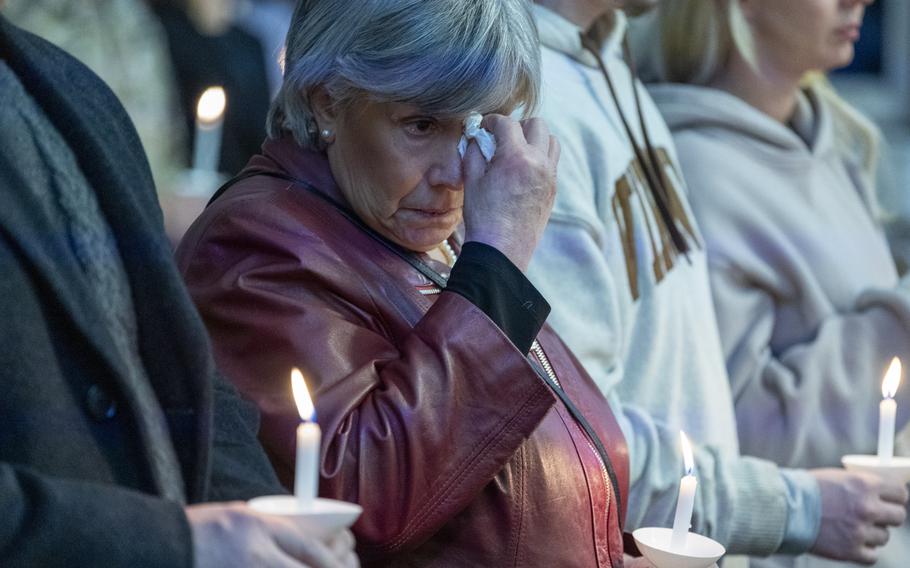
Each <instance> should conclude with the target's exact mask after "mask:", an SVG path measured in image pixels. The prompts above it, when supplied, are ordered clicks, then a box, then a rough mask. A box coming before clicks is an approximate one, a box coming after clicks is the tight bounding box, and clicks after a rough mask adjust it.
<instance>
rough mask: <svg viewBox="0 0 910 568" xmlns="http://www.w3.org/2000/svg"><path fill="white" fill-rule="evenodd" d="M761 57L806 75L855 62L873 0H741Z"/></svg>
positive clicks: (777, 65) (791, 71) (782, 68)
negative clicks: (866, 13) (856, 50)
mask: <svg viewBox="0 0 910 568" xmlns="http://www.w3.org/2000/svg"><path fill="white" fill-rule="evenodd" d="M738 1H740V2H741V6H742V7H743V11H744V13H745V14H746V18H747V19H748V21H749V23H750V25H751V28H752V32H753V37H754V39H755V47H756V49H757V51H758V55H759V57H760V58H761V59H764V60H765V61H767V62H769V63H771V64H772V65H774V66H775V67H777V68H779V69H781V70H784V71H787V72H788V73H793V74H797V75H802V74H803V73H806V72H808V71H830V70H832V69H836V68H838V67H844V66H846V65H849V64H850V62H851V61H853V44H854V43H856V41H857V40H858V39H859V28H860V25H861V24H862V21H863V12H864V10H865V9H866V6H867V5H869V4H872V2H874V0H738Z"/></svg>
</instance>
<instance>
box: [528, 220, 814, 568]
mask: <svg viewBox="0 0 910 568" xmlns="http://www.w3.org/2000/svg"><path fill="white" fill-rule="evenodd" d="M599 227H601V226H600V225H599V224H598V223H597V222H596V220H593V219H591V220H585V219H581V218H577V217H572V216H569V215H566V214H560V213H556V214H554V218H551V220H550V224H549V226H548V227H547V230H546V232H545V233H544V237H543V239H542V241H541V244H540V246H539V247H538V250H537V251H536V253H535V256H534V260H533V261H532V263H531V267H530V270H529V275H530V277H531V281H532V282H534V284H535V285H537V287H538V288H539V289H540V290H541V292H542V293H543V294H545V295H546V296H547V297H549V298H551V299H553V298H566V297H569V298H571V300H570V301H565V300H563V301H560V302H559V303H557V302H556V301H554V302H553V313H552V314H551V316H550V318H549V319H550V323H551V325H553V327H554V328H555V329H556V331H557V332H559V334H560V336H561V337H562V338H563V339H564V340H565V341H566V342H567V343H568V345H569V346H570V347H571V349H572V351H573V352H574V353H575V354H576V356H577V357H578V358H579V360H580V361H581V362H582V364H583V365H584V366H585V368H586V369H587V371H588V372H589V373H590V375H591V377H592V378H593V379H594V381H595V382H596V383H597V385H598V386H599V387H600V389H601V391H602V392H603V393H604V396H606V397H607V400H608V401H609V402H610V405H611V407H612V408H613V411H614V413H615V414H616V416H617V420H618V421H619V424H620V426H621V427H622V429H623V433H624V434H625V437H626V442H627V443H628V445H629V460H630V480H631V485H630V495H629V499H628V502H629V511H628V517H627V520H626V530H631V529H635V528H639V527H645V526H669V524H672V522H673V514H674V511H675V507H676V499H677V494H678V492H679V478H680V477H681V476H682V474H683V472H684V471H685V466H684V464H683V461H682V455H681V453H680V450H679V431H678V430H676V429H672V428H669V427H668V426H667V425H666V424H664V423H663V422H660V421H658V420H656V419H654V418H653V417H652V416H651V415H650V414H649V413H648V412H647V411H645V410H644V409H642V408H639V407H637V406H635V405H633V404H628V403H626V402H624V401H621V400H620V399H619V395H618V393H617V391H616V387H617V385H618V383H619V381H621V380H622V372H623V371H622V368H623V362H622V354H621V348H620V344H621V341H622V340H621V338H620V337H619V335H618V334H620V333H621V323H620V322H619V321H618V319H617V318H618V309H617V307H616V306H615V303H616V301H617V300H616V298H614V294H615V293H616V291H617V290H619V289H621V287H627V286H628V283H627V282H618V283H617V282H615V281H614V278H613V275H612V272H611V271H610V269H609V267H608V266H607V264H606V257H605V252H604V250H603V246H605V245H604V244H603V242H604V238H603V229H599ZM696 442H697V440H696ZM695 459H696V463H697V464H698V492H697V494H696V495H697V499H696V503H695V512H694V515H693V520H692V523H693V530H695V531H696V532H699V533H701V534H705V535H708V536H710V537H712V538H714V539H716V540H718V541H719V542H721V543H723V544H724V545H725V546H727V548H728V550H729V551H730V552H731V553H734V554H743V553H748V554H755V555H766V554H771V553H773V552H775V551H776V550H777V549H778V547H779V546H780V545H781V543H782V542H783V540H784V539H785V536H786V535H785V530H784V529H785V525H786V520H787V515H788V508H787V502H786V487H785V485H784V481H783V479H782V478H781V476H780V474H779V473H778V471H777V467H776V466H774V465H773V464H771V463H769V462H765V461H763V460H755V459H737V458H728V459H723V458H722V457H721V456H720V452H719V450H718V449H717V448H713V447H705V446H700V445H698V444H696V447H695ZM757 502H760V503H762V512H763V513H762V515H755V514H754V511H755V509H754V506H753V504H754V503H757ZM809 544H811V543H808V544H806V545H805V549H808V545H809Z"/></svg>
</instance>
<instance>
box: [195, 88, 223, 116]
mask: <svg viewBox="0 0 910 568" xmlns="http://www.w3.org/2000/svg"><path fill="white" fill-rule="evenodd" d="M226 104H227V97H226V96H225V94H224V89H223V88H221V87H209V88H208V89H206V90H205V92H203V93H202V96H201V97H199V104H197V105H196V117H197V118H198V119H199V120H200V121H201V122H204V123H208V124H211V123H213V122H216V121H217V120H218V119H220V118H221V115H223V114H224V107H225V105H226Z"/></svg>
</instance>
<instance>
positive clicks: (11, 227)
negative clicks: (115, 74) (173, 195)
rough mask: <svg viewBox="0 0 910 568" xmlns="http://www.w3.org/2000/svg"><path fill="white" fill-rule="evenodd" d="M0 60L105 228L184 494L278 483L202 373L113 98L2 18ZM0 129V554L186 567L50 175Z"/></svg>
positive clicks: (226, 494)
mask: <svg viewBox="0 0 910 568" xmlns="http://www.w3.org/2000/svg"><path fill="white" fill-rule="evenodd" d="M0 60H2V61H3V62H4V63H6V65H8V66H9V67H10V68H11V69H12V70H13V72H14V73H15V74H16V75H17V77H18V78H19V80H20V82H21V83H22V84H23V86H24V87H25V89H26V91H28V93H29V94H30V96H31V97H32V98H33V99H34V101H35V102H36V103H37V104H38V106H39V107H41V109H42V110H43V112H44V113H45V114H46V115H47V117H48V119H49V120H50V122H51V123H52V124H53V126H54V127H55V128H56V129H57V130H58V131H59V132H60V134H61V135H62V137H63V138H64V139H65V140H66V141H67V143H68V144H69V146H70V147H71V149H72V151H73V153H74V154H75V156H76V159H77V161H78V163H79V166H80V168H81V169H82V171H83V173H84V174H85V177H86V179H87V180H88V182H89V184H90V185H91V187H92V188H93V189H94V191H95V193H96V195H97V199H98V202H99V206H100V208H101V211H102V212H103V214H104V216H105V218H106V220H107V222H108V223H109V225H110V228H111V231H112V232H113V234H114V236H115V238H116V241H117V244H118V249H119V252H120V255H121V256H122V258H123V263H124V267H125V270H126V275H127V277H128V279H129V282H130V286H131V289H132V293H133V300H134V304H135V308H136V321H137V326H138V334H139V350H140V355H141V358H142V363H143V365H144V367H145V369H146V371H147V374H148V377H149V380H150V381H151V383H152V388H153V390H154V392H155V394H156V396H157V398H158V402H159V404H160V406H161V409H162V410H163V414H164V416H165V418H166V420H167V424H168V427H169V428H170V434H171V438H172V440H173V443H174V446H175V449H176V452H177V457H178V460H179V462H180V468H181V472H182V475H183V479H184V482H185V493H186V495H187V497H188V500H189V501H190V502H199V501H206V500H225V499H246V498H249V497H252V496H255V495H260V494H265V493H275V492H280V491H281V489H280V486H279V485H278V484H277V481H276V479H275V477H274V473H273V472H272V470H271V468H270V466H269V465H268V462H267V460H266V459H265V456H264V454H263V452H262V450H261V447H260V446H259V445H258V442H257V441H256V438H255V433H256V428H257V423H256V420H257V415H256V413H255V410H254V409H252V408H251V407H250V405H249V403H247V402H245V401H242V399H240V398H239V397H238V396H237V394H236V391H234V390H233V389H232V388H231V387H228V386H226V385H225V384H224V383H223V382H221V381H220V380H219V379H218V378H217V376H216V373H215V368H214V364H213V362H212V357H211V354H210V347H209V344H208V339H207V336H206V333H205V329H204V327H203V326H202V324H201V322H200V320H199V317H198V315H197V313H196V311H195V310H194V308H193V307H192V304H191V302H190V300H189V298H188V297H187V294H186V292H185V290H184V287H183V285H182V283H181V280H180V277H179V275H178V273H177V272H176V270H175V268H174V265H173V262H172V258H171V252H170V248H169V246H168V243H167V241H166V239H165V237H164V233H163V230H162V219H161V213H160V210H159V208H158V204H157V200H156V195H155V191H154V186H153V183H152V179H151V174H150V172H149V168H148V165H147V162H146V159H145V156H144V154H143V152H142V148H141V145H140V143H139V140H138V138H137V136H136V133H135V130H134V129H133V127H132V124H131V123H130V121H129V119H128V118H127V115H126V113H125V112H124V110H123V108H122V107H121V105H120V104H119V102H118V101H117V100H116V98H115V97H114V95H113V94H112V93H111V92H110V90H109V89H108V88H107V87H106V86H105V85H104V84H103V83H102V82H101V81H100V80H99V79H98V78H97V77H96V76H95V75H93V74H92V73H91V72H90V71H89V70H88V69H86V68H85V67H84V66H83V65H81V64H80V63H79V62H77V61H76V60H75V59H73V58H72V57H70V56H68V55H67V54H65V53H64V52H62V51H60V50H59V49H56V48H55V47H53V46H52V45H51V44H49V43H47V42H45V41H43V40H41V39H39V38H37V37H35V36H33V35H30V34H28V33H26V32H23V31H22V30H19V29H18V28H15V27H13V26H12V25H11V24H9V23H8V22H7V21H6V20H4V19H3V18H0ZM3 104H10V103H9V102H8V100H7V101H6V102H4V96H3V93H0V105H3ZM0 110H3V109H0ZM6 110H7V111H11V109H8V108H7V109H6ZM0 115H2V113H0ZM13 130H14V129H11V128H6V129H4V128H3V127H2V125H0V149H2V151H0V392H2V395H0V519H2V520H0V565H2V566H43V567H46V566H124V567H126V566H130V567H134V566H168V567H179V566H187V567H189V566H191V565H192V542H191V536H190V530H189V526H188V524H187V521H186V517H185V515H184V513H183V509H182V506H181V505H179V504H177V503H174V502H168V501H165V500H163V499H160V498H157V497H155V495H154V490H153V488H152V485H151V482H150V477H149V475H148V463H149V462H148V456H147V454H146V452H145V448H144V447H143V446H142V443H141V441H140V440H142V437H141V436H140V435H139V432H138V431H137V428H138V426H137V423H136V421H135V420H134V419H133V416H132V414H131V413H132V411H133V409H132V407H131V405H130V404H129V402H128V401H127V400H126V399H125V397H124V396H123V389H122V383H121V381H122V377H123V376H124V375H123V371H122V365H123V363H122V361H120V360H118V358H117V356H116V352H115V351H114V349H113V347H112V345H111V340H110V334H109V332H108V330H107V328H106V327H105V326H104V325H103V324H102V323H101V322H102V320H101V316H100V313H99V310H98V309H97V307H96V305H95V303H94V302H93V299H92V295H91V294H90V290H89V289H88V288H87V280H86V278H85V276H84V274H83V272H82V271H81V269H80V267H79V265H78V263H77V259H76V258H74V255H73V254H72V252H71V250H72V249H71V247H69V246H67V243H66V242H65V241H64V239H65V238H66V232H65V231H63V230H62V228H61V227H59V226H56V224H55V223H56V222H55V221H54V220H53V219H52V218H51V217H50V216H49V215H47V213H46V211H45V210H44V209H43V208H42V207H40V206H39V205H38V204H37V203H36V198H35V197H34V196H35V195H37V194H38V192H40V191H42V189H43V190H44V191H47V189H46V187H47V185H48V183H49V181H48V180H49V176H50V172H48V171H47V170H46V168H42V167H41V166H42V165H43V164H44V161H43V159H42V157H41V156H40V155H38V152H37V150H36V148H35V146H34V144H32V143H31V142H30V139H29V136H25V135H23V133H22V132H16V131H13Z"/></svg>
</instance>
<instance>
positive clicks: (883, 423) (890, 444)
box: [878, 357, 901, 462]
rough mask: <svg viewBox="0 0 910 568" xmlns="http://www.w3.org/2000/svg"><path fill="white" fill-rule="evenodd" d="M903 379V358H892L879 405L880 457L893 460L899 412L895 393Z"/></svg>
mask: <svg viewBox="0 0 910 568" xmlns="http://www.w3.org/2000/svg"><path fill="white" fill-rule="evenodd" d="M900 381H901V360H900V359H898V358H897V357H895V358H894V359H892V360H891V365H890V366H889V367H888V372H886V373H885V379H884V380H883V381H882V398H883V400H882V402H881V404H880V405H879V407H878V411H879V415H878V459H879V460H880V461H882V462H888V461H891V458H892V457H894V417H895V415H896V414H897V402H896V401H895V400H894V395H895V394H897V387H898V385H899V384H900Z"/></svg>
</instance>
